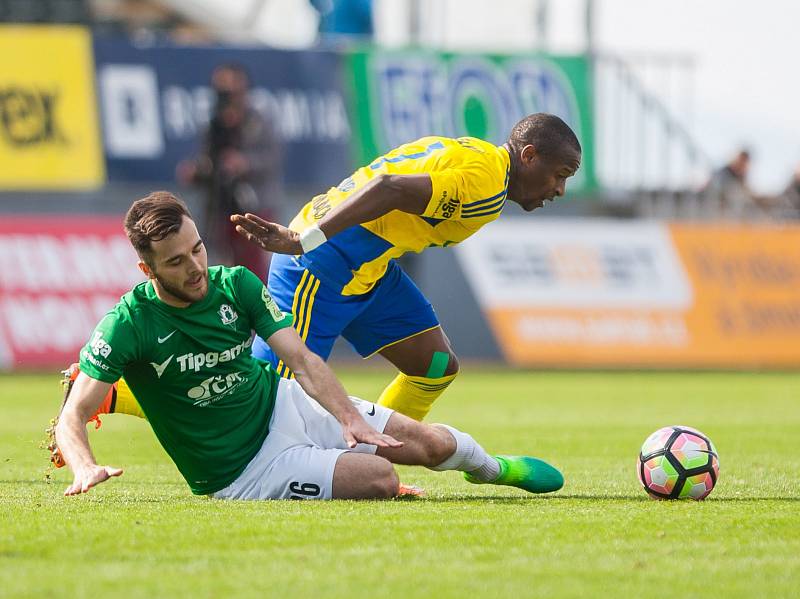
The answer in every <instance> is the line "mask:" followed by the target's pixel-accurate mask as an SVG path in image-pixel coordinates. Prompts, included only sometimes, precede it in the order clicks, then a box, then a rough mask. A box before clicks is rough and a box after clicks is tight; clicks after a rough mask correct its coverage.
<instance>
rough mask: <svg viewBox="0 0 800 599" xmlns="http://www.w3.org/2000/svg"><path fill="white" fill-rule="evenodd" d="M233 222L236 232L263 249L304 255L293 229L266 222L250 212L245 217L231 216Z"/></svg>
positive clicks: (298, 236)
mask: <svg viewBox="0 0 800 599" xmlns="http://www.w3.org/2000/svg"><path fill="white" fill-rule="evenodd" d="M231 222H232V223H233V224H235V225H236V232H237V233H239V235H241V236H242V237H244V238H245V239H247V241H249V242H251V243H254V244H256V245H257V246H259V247H260V248H261V249H264V250H267V251H268V252H275V253H276V254H291V255H299V254H302V253H303V248H302V246H301V245H300V235H299V234H298V233H296V232H295V231H292V230H291V229H287V228H286V227H283V226H281V225H279V224H277V223H271V222H268V221H265V220H264V219H263V218H259V217H258V216H256V215H255V214H250V213H249V212H248V213H247V214H245V215H244V216H242V215H241V214H234V215H233V216H231Z"/></svg>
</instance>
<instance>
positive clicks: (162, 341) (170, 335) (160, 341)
mask: <svg viewBox="0 0 800 599" xmlns="http://www.w3.org/2000/svg"><path fill="white" fill-rule="evenodd" d="M177 332H178V330H177V329H175V330H174V331H172V332H171V333H170V334H169V335H167V336H166V337H159V338H158V342H159V343H164V342H165V341H166V340H167V339H169V338H170V337H172V336H173V335H174V334H175V333H177Z"/></svg>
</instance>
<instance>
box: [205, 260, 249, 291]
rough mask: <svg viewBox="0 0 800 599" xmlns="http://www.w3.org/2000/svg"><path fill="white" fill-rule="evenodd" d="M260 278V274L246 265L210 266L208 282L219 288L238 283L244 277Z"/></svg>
mask: <svg viewBox="0 0 800 599" xmlns="http://www.w3.org/2000/svg"><path fill="white" fill-rule="evenodd" d="M254 277H255V278H256V279H257V278H258V276H257V275H256V274H255V273H254V272H253V271H252V270H250V269H249V268H247V267H245V266H221V265H220V266H209V267H208V284H209V285H214V286H215V287H218V288H225V287H229V286H236V285H238V284H239V283H240V282H241V281H242V280H243V279H248V280H249V279H252V278H254Z"/></svg>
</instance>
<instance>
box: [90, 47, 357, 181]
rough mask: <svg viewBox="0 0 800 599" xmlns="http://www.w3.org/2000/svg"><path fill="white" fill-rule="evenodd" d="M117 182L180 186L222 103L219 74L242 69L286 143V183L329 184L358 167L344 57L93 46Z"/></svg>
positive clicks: (112, 176) (108, 148) (253, 94)
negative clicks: (185, 163) (183, 165)
mask: <svg viewBox="0 0 800 599" xmlns="http://www.w3.org/2000/svg"><path fill="white" fill-rule="evenodd" d="M94 51H95V64H96V68H97V87H98V96H99V98H100V106H101V112H102V123H103V139H104V146H105V154H106V165H107V172H108V177H109V179H115V180H118V181H119V180H122V181H136V180H138V181H154V182H155V181H164V182H170V181H174V179H175V166H176V165H177V163H178V162H179V161H180V160H182V159H184V158H187V157H191V156H193V155H194V154H195V153H196V152H197V150H198V148H199V143H200V138H201V135H202V133H203V130H204V128H205V126H206V124H207V123H208V121H209V118H210V114H211V111H212V108H213V104H214V96H213V92H212V89H211V85H210V80H211V73H212V71H213V69H214V68H215V67H216V66H217V65H219V64H223V63H238V64H241V65H242V66H244V67H245V69H247V71H248V72H249V75H250V79H251V93H250V98H251V101H252V103H253V105H254V107H255V108H257V109H258V110H259V111H261V112H262V113H263V114H264V115H265V116H266V117H267V118H269V119H271V121H272V123H273V124H274V126H275V128H276V130H277V131H278V134H279V136H280V137H281V139H282V141H283V163H284V173H285V176H284V180H285V181H286V182H287V183H289V184H303V185H315V186H320V187H323V188H324V187H327V186H330V185H334V184H336V182H337V181H339V180H340V179H341V178H342V177H344V176H345V175H347V174H348V173H349V172H350V171H351V170H352V168H353V163H352V161H351V153H350V146H351V125H350V120H349V116H348V111H347V106H346V98H345V95H344V91H343V89H342V80H343V77H342V74H341V69H342V68H343V61H342V56H341V55H340V54H336V53H333V52H316V51H315V52H289V51H279V50H267V49H261V48H246V49H245V48H222V47H218V48H217V47H203V48H199V47H189V48H187V47H172V46H152V47H148V46H145V47H142V46H135V45H133V44H131V43H130V42H128V41H126V40H121V39H103V38H95V40H94Z"/></svg>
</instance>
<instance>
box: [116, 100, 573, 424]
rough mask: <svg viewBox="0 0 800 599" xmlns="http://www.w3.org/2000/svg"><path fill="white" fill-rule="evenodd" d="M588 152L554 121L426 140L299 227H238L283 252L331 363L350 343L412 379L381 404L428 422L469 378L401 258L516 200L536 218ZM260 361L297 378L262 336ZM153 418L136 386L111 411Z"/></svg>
mask: <svg viewBox="0 0 800 599" xmlns="http://www.w3.org/2000/svg"><path fill="white" fill-rule="evenodd" d="M580 161H581V146H580V143H579V142H578V139H577V137H576V136H575V134H574V133H573V131H572V130H571V129H570V128H569V126H568V125H567V124H566V123H565V122H564V121H562V120H561V119H560V118H558V117H556V116H554V115H550V114H543V113H538V114H532V115H530V116H527V117H525V118H524V119H522V120H521V121H520V122H519V123H517V124H516V125H515V126H514V128H513V129H512V131H511V135H510V136H509V138H508V141H506V143H504V144H503V145H501V146H496V145H494V144H491V143H489V142H486V141H483V140H480V139H476V138H473V137H461V138H458V139H450V138H446V137H423V138H422V139H419V140H416V141H413V142H411V143H408V144H404V145H402V146H400V147H398V148H395V149H394V150H391V151H390V152H388V153H387V154H384V155H383V156H380V157H378V158H376V159H375V160H374V161H373V162H372V163H370V164H368V165H366V166H364V167H362V168H360V169H358V170H357V171H356V172H355V173H353V175H351V176H350V177H347V178H346V179H345V180H344V181H342V182H341V183H340V184H339V185H338V186H337V187H333V188H331V189H329V190H328V192H327V193H325V194H322V195H319V196H317V197H315V198H314V199H313V200H311V201H310V202H309V203H308V204H306V205H305V206H304V207H303V209H302V210H301V211H300V213H299V214H298V215H297V216H296V217H295V218H294V219H293V220H292V222H291V223H290V225H289V227H288V228H286V227H282V226H281V225H278V224H275V223H269V222H266V221H264V220H262V219H260V218H258V217H257V216H254V215H251V214H248V215H245V216H241V215H236V216H234V217H232V220H233V221H234V222H235V223H236V225H237V230H238V231H239V232H240V233H241V234H243V235H244V236H245V237H247V238H248V239H249V240H250V241H252V242H254V243H256V244H258V245H259V246H260V247H262V248H263V249H265V250H268V251H271V252H275V255H274V256H273V258H272V263H271V265H270V272H269V283H268V289H269V293H270V295H271V296H272V297H273V299H274V300H275V301H276V302H277V304H278V306H279V307H280V309H281V310H284V311H285V312H291V313H292V314H293V315H294V327H295V328H296V329H297V332H298V333H299V334H300V336H301V338H302V339H303V340H304V341H305V343H306V344H307V346H308V347H309V348H310V349H311V350H312V351H313V352H315V353H316V354H318V355H320V356H321V357H322V358H324V359H327V358H328V356H329V355H330V352H331V349H332V347H333V344H334V341H335V340H336V338H337V337H339V336H340V335H341V336H343V337H344V338H345V339H347V340H348V341H349V342H350V343H351V344H352V345H353V347H355V349H356V351H358V353H359V354H361V355H362V356H364V357H369V356H372V355H374V354H381V355H382V356H383V357H384V358H386V359H387V360H389V361H390V362H391V363H392V364H394V365H395V366H396V367H397V368H398V370H399V371H400V372H399V373H398V375H397V377H396V378H395V379H394V380H393V381H392V382H391V383H390V384H389V386H388V387H386V389H385V390H384V391H383V394H382V395H381V397H380V399H379V403H380V404H381V405H384V406H386V407H389V408H392V409H394V410H396V411H398V412H401V413H403V414H406V415H407V416H410V417H412V418H415V419H417V420H422V419H423V418H424V417H425V415H426V414H427V413H428V411H429V410H430V409H431V405H432V404H433V402H434V401H435V400H436V398H437V397H439V395H441V393H442V392H443V391H444V390H445V389H446V388H447V386H448V385H449V384H450V383H451V382H452V381H453V379H454V378H455V377H456V374H457V373H458V360H457V358H456V356H455V354H454V353H453V350H452V348H451V347H450V343H449V341H448V339H447V336H446V335H445V334H444V332H443V331H442V329H441V327H440V325H439V321H438V319H437V318H436V314H435V313H434V311H433V308H432V307H431V305H430V303H429V302H428V301H427V300H426V299H425V297H424V296H423V295H422V293H421V292H420V290H419V289H418V288H417V287H416V285H415V284H414V283H413V282H412V281H411V279H410V278H409V277H408V276H407V275H406V274H405V273H404V272H403V270H402V269H401V268H400V266H398V264H397V262H396V261H395V258H398V257H400V256H402V255H403V254H404V253H406V252H409V251H411V252H421V251H422V250H424V249H425V248H427V247H431V246H440V247H445V246H449V245H453V244H455V243H459V242H461V241H464V240H465V239H466V238H467V237H469V236H470V235H472V234H473V233H475V232H476V231H477V230H478V229H480V228H481V227H482V226H484V225H486V224H488V223H490V222H491V221H493V220H495V219H496V218H497V217H498V216H500V213H501V212H502V210H503V207H504V206H505V204H506V201H507V200H511V201H513V202H516V203H518V204H519V205H520V206H522V208H523V209H525V210H527V211H531V210H535V209H536V208H540V207H542V205H543V204H544V202H545V201H546V200H553V199H555V198H556V197H560V196H563V195H564V192H565V188H566V181H567V179H568V178H569V177H571V176H573V175H574V174H575V172H576V171H577V170H578V167H579V166H580ZM253 355H254V356H255V357H257V358H261V359H265V360H268V361H270V362H272V364H273V366H274V367H275V368H276V369H277V371H278V373H279V374H280V375H281V376H283V377H286V378H291V377H292V373H291V371H290V370H289V368H288V366H287V365H286V364H285V363H283V362H282V361H280V360H279V359H278V358H277V356H275V354H274V353H273V352H272V350H271V349H270V348H269V347H268V346H267V344H266V343H264V341H263V340H262V339H260V338H258V337H257V338H256V339H255V342H254V344H253ZM109 411H111V412H124V413H129V414H135V415H140V416H142V415H143V414H142V412H141V410H140V409H139V407H138V405H137V403H136V401H135V399H134V398H133V396H132V395H131V393H130V390H129V389H128V388H127V385H126V384H125V382H124V381H120V383H119V384H118V385H115V386H114V388H113V389H112V390H111V391H110V392H109V397H108V398H107V401H106V403H105V404H104V405H103V407H101V410H100V412H101V413H102V412H109Z"/></svg>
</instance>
